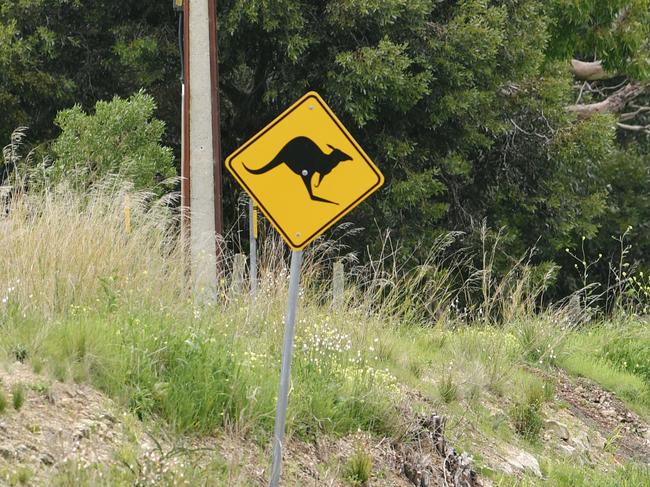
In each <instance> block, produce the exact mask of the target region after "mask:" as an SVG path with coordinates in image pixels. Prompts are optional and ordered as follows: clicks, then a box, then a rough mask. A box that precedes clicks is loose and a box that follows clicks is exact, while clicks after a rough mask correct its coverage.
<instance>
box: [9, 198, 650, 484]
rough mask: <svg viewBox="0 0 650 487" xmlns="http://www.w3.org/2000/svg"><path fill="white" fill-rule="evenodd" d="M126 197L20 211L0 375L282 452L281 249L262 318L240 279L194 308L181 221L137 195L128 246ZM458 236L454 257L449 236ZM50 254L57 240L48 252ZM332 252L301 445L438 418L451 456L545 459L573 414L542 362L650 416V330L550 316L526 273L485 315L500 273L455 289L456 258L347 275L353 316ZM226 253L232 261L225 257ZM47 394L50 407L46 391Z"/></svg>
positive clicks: (89, 475) (299, 362)
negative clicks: (479, 452) (549, 416)
mask: <svg viewBox="0 0 650 487" xmlns="http://www.w3.org/2000/svg"><path fill="white" fill-rule="evenodd" d="M124 196H125V195H124V193H123V192H119V191H118V192H117V194H107V195H103V194H101V192H98V194H97V195H75V194H68V193H65V192H60V193H51V194H50V193H48V194H47V195H32V198H31V200H30V201H29V204H27V203H25V202H23V200H20V201H19V202H17V207H16V208H14V209H12V211H11V212H10V213H9V218H10V221H9V223H10V227H11V228H20V229H21V231H20V232H10V233H9V234H8V235H7V236H6V237H4V240H3V245H4V247H3V248H4V251H3V253H2V254H0V282H2V283H9V285H8V286H7V287H6V288H4V289H0V294H1V295H2V296H0V297H2V298H3V301H2V302H3V304H2V305H0V306H1V308H0V362H6V363H9V362H15V361H16V360H18V361H21V362H25V363H28V364H30V365H31V367H32V369H33V370H34V371H35V372H37V373H42V374H43V375H44V376H45V377H46V379H45V382H43V384H45V383H47V381H50V380H52V378H54V379H56V380H60V381H68V382H78V383H89V384H92V385H93V386H94V387H96V388H98V389H100V390H101V391H104V392H105V393H106V394H107V395H109V396H110V397H112V398H114V399H115V400H116V401H117V402H118V405H120V406H122V407H123V408H124V409H126V410H128V411H129V412H130V413H131V414H130V415H129V417H134V418H138V419H139V420H142V421H144V423H145V424H152V423H153V424H157V425H158V424H160V425H162V427H163V428H164V429H165V430H166V431H170V430H171V431H173V432H174V433H176V434H177V435H182V436H199V437H200V436H213V435H219V434H220V433H222V432H224V431H228V432H229V433H234V434H236V435H239V437H240V438H244V439H245V441H249V442H250V441H252V442H256V443H257V445H256V447H257V448H262V445H264V446H267V445H268V440H269V437H270V435H271V432H272V430H273V422H274V414H275V407H276V395H277V388H278V379H279V370H280V350H281V343H282V334H283V328H284V325H283V314H284V312H285V303H286V281H287V279H286V278H287V275H286V262H285V260H286V259H285V257H286V255H285V253H284V251H283V247H282V246H279V245H276V243H275V242H272V241H271V239H268V242H267V243H266V247H263V248H262V249H261V255H260V257H261V262H260V269H262V270H263V272H262V275H261V278H260V294H259V296H258V298H257V301H256V302H255V303H254V304H252V303H249V302H248V301H247V300H246V299H242V298H241V296H240V297H238V298H236V299H231V298H232V296H230V295H229V294H228V288H229V281H228V279H229V276H228V274H227V272H226V273H224V274H223V275H221V276H220V280H219V288H218V289H217V292H218V295H219V299H218V304H215V305H211V306H206V307H200V306H194V303H192V301H191V299H190V298H189V296H190V293H189V290H188V288H187V281H188V280H187V274H186V272H187V268H186V266H185V262H184V259H183V258H182V255H183V254H182V250H183V249H182V248H181V246H180V245H178V240H177V235H176V234H175V233H174V229H175V228H177V226H176V225H175V223H174V221H173V219H172V216H171V215H170V214H169V212H168V211H167V207H164V208H163V206H164V205H163V206H160V207H158V206H156V205H148V204H147V203H146V201H147V198H148V197H147V196H138V195H131V200H132V201H133V203H134V204H133V208H132V211H133V229H132V231H131V233H128V234H127V233H126V232H125V231H124V222H123V204H122V202H123V200H124ZM25 201H26V200H25ZM70 235H74V236H75V238H74V239H71V238H69V236H70ZM447 240H448V243H447V244H445V245H451V242H453V238H447ZM49 242H57V243H58V245H46V244H44V243H49ZM318 245H321V244H315V246H314V247H311V248H310V249H309V250H308V251H307V252H306V257H305V258H306V261H305V262H306V264H305V266H304V272H303V281H302V284H303V293H302V294H301V300H300V306H299V311H298V323H297V326H296V330H297V333H296V340H295V349H294V358H293V365H292V384H291V385H292V388H291V395H290V400H289V411H288V416H287V431H288V437H289V438H291V437H293V438H294V439H295V438H298V439H301V440H304V441H307V442H311V441H314V440H315V439H317V438H321V437H323V436H330V437H333V438H338V437H342V436H345V435H348V434H351V433H354V432H356V431H358V430H362V431H365V432H367V433H369V434H370V435H375V436H376V437H378V438H382V437H389V438H390V439H391V440H397V441H400V440H401V439H402V438H404V437H405V436H406V432H407V431H409V427H410V426H412V424H413V422H415V421H417V420H418V415H419V414H420V413H422V414H429V415H430V414H431V412H432V411H435V412H436V413H439V414H446V415H448V416H449V418H450V421H449V422H448V428H447V433H448V436H449V438H450V442H451V443H454V444H459V443H460V442H462V441H463V438H464V437H468V438H467V442H466V443H464V444H466V445H468V448H473V441H472V440H473V439H474V438H472V437H471V435H472V434H474V433H477V434H478V435H479V436H480V435H483V437H485V438H488V439H489V440H490V441H491V442H493V443H495V444H498V443H499V442H503V443H512V444H515V445H519V446H522V447H523V448H526V449H530V450H531V451H533V452H534V453H535V454H538V455H546V453H545V452H544V448H543V445H540V442H538V441H535V440H536V439H538V438H539V437H540V433H541V429H542V426H541V425H542V421H543V414H544V411H545V409H547V408H556V407H558V405H557V404H554V403H553V402H552V399H553V388H552V387H550V385H549V384H547V383H545V382H544V381H541V380H540V379H537V378H535V377H534V374H533V373H532V372H531V368H532V367H544V368H545V370H546V371H547V373H552V370H553V369H552V367H553V366H561V367H564V368H565V369H566V370H568V371H569V372H570V373H572V374H574V375H581V376H584V377H587V378H589V379H591V380H594V381H595V382H598V383H600V384H601V385H602V386H603V387H605V388H607V389H610V390H611V391H613V392H615V393H616V394H617V395H619V396H620V397H622V398H623V399H624V400H626V401H627V402H628V403H629V404H630V405H631V406H632V407H634V408H635V410H637V411H640V412H644V413H645V412H647V411H648V408H650V393H649V387H650V385H649V383H648V370H650V359H649V358H648V356H649V355H650V354H648V353H647V352H648V350H650V333H649V332H648V330H647V326H646V327H644V326H643V325H641V324H637V323H632V322H626V323H615V324H609V325H603V326H599V327H593V326H592V327H590V325H585V326H584V327H583V328H581V329H577V330H576V329H574V326H575V323H576V321H575V320H573V321H572V315H571V312H570V310H568V308H567V309H552V310H549V311H547V312H541V313H536V312H535V311H534V310H536V309H537V303H538V300H537V298H538V297H539V294H535V293H533V294H532V295H530V296H529V295H527V294H526V292H525V289H528V288H529V286H528V285H529V284H530V282H529V281H526V279H530V273H531V269H530V268H528V267H527V266H526V265H524V266H523V267H520V268H517V269H513V272H510V273H509V274H508V276H507V277H504V278H503V279H499V278H497V276H494V275H492V277H491V278H490V279H481V281H482V283H483V284H482V286H483V287H484V288H483V289H482V293H478V294H483V296H484V297H483V298H482V299H483V300H484V301H480V298H479V301H476V299H477V298H476V297H473V296H476V295H477V292H476V289H474V288H472V286H473V284H472V282H474V280H475V279H476V278H477V277H486V276H487V277H489V276H490V270H489V269H483V270H480V271H476V270H475V269H472V270H471V271H470V273H471V274H472V275H473V276H474V277H473V278H470V279H468V280H467V282H466V284H464V285H461V287H460V288H458V289H452V288H451V287H450V286H451V285H450V282H452V279H451V277H452V275H453V274H454V272H455V270H454V269H453V266H457V265H460V263H459V262H457V263H450V261H448V260H445V259H447V257H444V258H443V260H442V261H443V262H445V263H449V265H450V266H451V268H446V267H444V266H442V265H441V264H440V261H438V260H436V259H437V258H438V257H436V255H435V254H432V257H431V258H430V259H429V260H430V261H429V262H428V264H427V265H426V266H421V267H416V268H414V269H411V270H408V269H401V270H396V269H397V267H398V266H397V264H395V265H393V264H394V263H393V264H391V261H390V257H389V258H388V260H386V261H384V260H380V261H378V262H374V263H373V264H374V265H376V266H375V267H372V266H371V268H365V269H364V268H356V269H354V273H355V274H354V275H355V276H361V277H359V278H358V279H359V281H358V282H359V283H361V284H360V285H359V286H355V283H354V281H353V279H351V280H350V281H349V286H348V287H349V289H347V290H346V293H347V294H346V300H349V303H348V305H347V306H341V307H340V309H336V310H332V309H331V308H330V306H329V303H328V302H326V301H324V300H323V297H322V296H324V295H327V293H326V292H322V290H323V289H324V288H327V287H328V280H327V279H328V277H327V276H328V275H329V274H328V272H329V267H328V266H329V262H330V261H329V260H328V259H331V258H334V257H336V258H338V257H340V255H339V254H340V252H341V250H342V249H341V248H340V247H337V245H336V244H335V243H325V244H322V246H320V247H318ZM445 245H442V244H441V248H442V249H443V250H444V248H447V247H445ZM438 250H440V249H438ZM226 257H227V259H230V258H231V257H232V256H231V255H230V254H229V253H228V252H226ZM393 257H394V256H393ZM382 258H383V257H382ZM227 267H228V261H227V262H226V266H224V268H225V269H227ZM391 267H392V269H391ZM456 270H457V269H456ZM466 270H467V269H466ZM477 272H478V273H477ZM518 276H519V277H518ZM522 276H523V277H522ZM525 276H528V278H526V277H525ZM323 277H324V279H323ZM492 283H494V284H492ZM486 286H487V287H490V286H492V287H495V286H496V288H494V289H491V290H490V289H487V288H485V287H486ZM535 288H537V287H536V286H535ZM319 290H320V291H321V292H319ZM327 290H328V289H326V291H327ZM538 292H539V291H538ZM456 294H459V295H461V296H464V297H465V299H467V300H468V303H467V305H468V308H467V309H468V310H469V311H468V313H470V314H467V315H465V314H464V312H463V313H461V314H458V312H459V310H456V311H454V310H453V308H454V306H455V304H454V303H453V302H452V299H453V297H454V296H456ZM490 296H491V297H490ZM452 304H454V306H452ZM479 310H480V311H481V313H480V314H479V313H478V311H479ZM471 313H474V320H473V319H472V318H471V316H472V315H471ZM549 366H550V367H551V368H548V367H549ZM34 387H35V389H34V390H36V391H37V392H38V393H40V394H43V395H47V394H48V391H47V390H46V388H45V387H39V386H34ZM24 399H25V397H24V392H23V393H22V395H21V394H13V401H14V406H15V407H16V404H18V403H19V404H20V405H19V406H17V407H16V409H19V408H20V407H21V406H22V403H23V402H24ZM4 407H5V408H6V405H5V406H4ZM1 409H2V396H0V410H1ZM134 421H136V420H134ZM522 437H523V438H522ZM531 441H532V443H531ZM122 453H124V455H123V456H122V457H120V458H121V459H122V460H123V462H122V463H123V464H128V465H129V468H126V467H125V465H122V467H125V468H117V467H115V466H113V467H106V468H104V467H100V466H96V467H93V468H89V469H79V468H78V466H76V465H72V464H71V465H67V466H66V468H64V469H62V470H61V472H60V473H61V475H60V478H59V479H58V480H57V481H58V482H59V483H55V484H54V485H61V486H62V485H133V484H134V483H137V482H140V483H142V482H145V480H146V479H143V478H141V477H142V475H143V473H142V472H141V471H139V470H138V468H140V467H138V466H137V465H136V464H135V463H134V462H133V461H132V460H133V455H132V454H129V452H122ZM264 461H266V459H265V460H264ZM129 462H131V463H129ZM369 462H370V465H372V462H371V461H370V460H369V458H368V457H365V456H361V455H360V454H358V452H357V453H356V454H355V455H354V456H352V457H351V458H350V459H349V462H348V464H349V466H348V469H347V472H348V473H347V474H346V476H347V477H348V480H349V481H350V482H352V483H354V482H357V483H363V482H366V481H367V479H368V477H369V476H370V472H371V470H372V468H371V467H368V464H369ZM547 463H548V467H547V471H548V476H549V481H548V482H549V483H548V484H547V485H555V484H552V482H553V481H555V482H556V484H557V485H570V483H571V482H573V481H575V484H576V485H581V484H580V482H583V484H585V485H586V484H590V487H591V486H592V485H595V486H598V485H604V486H605V485H610V484H607V483H606V482H609V481H611V482H614V480H615V479H619V478H624V475H629V477H630V478H632V479H634V478H638V479H643V478H644V476H647V472H645V471H641V470H635V469H634V467H626V468H625V469H623V470H621V471H620V472H619V473H616V472H612V473H610V474H603V475H602V476H600V477H599V476H598V475H599V474H597V473H596V472H595V469H593V468H591V467H589V466H585V467H580V468H578V467H574V466H565V465H563V464H561V463H560V464H558V463H557V462H556V461H555V460H553V459H552V458H551V459H550V460H549V461H548V462H547ZM136 467H137V468H136ZM212 467H214V468H212ZM212 467H211V468H212V470H209V473H207V472H208V471H206V473H205V475H204V476H202V477H201V476H199V477H192V475H195V472H194V470H196V469H192V468H190V467H188V470H187V472H186V475H187V478H192V479H194V480H195V481H196V482H197V483H199V484H200V483H205V482H208V483H212V484H215V485H218V484H219V483H220V482H222V481H223V478H224V475H225V474H226V473H225V472H226V470H229V471H228V472H227V473H228V474H229V475H230V474H231V473H232V467H231V466H229V467H228V468H225V467H223V465H219V464H218V462H217V464H215V465H213V466H212ZM152 468H153V466H152ZM154 470H155V469H154ZM379 471H381V466H378V468H377V472H379ZM377 472H375V475H378V474H377ZM197 475H199V474H197ZM617 475H618V477H617ZM565 478H566V479H568V480H563V479H565ZM102 479H110V481H109V480H102ZM207 479H209V480H207ZM229 479H230V477H229ZM613 479H614V480H613ZM167 480H168V479H163V480H161V482H162V485H164V484H165V482H167ZM66 482H67V483H66ZM102 482H104V484H102ZM503 482H510V483H509V484H508V483H504V484H499V485H515V484H514V483H512V482H515V481H514V480H513V479H509V480H503ZM522 482H523V483H522V484H521V485H526V482H528V480H522ZM530 482H531V483H530V484H529V485H538V484H539V482H538V481H537V480H535V479H531V480H530ZM562 482H564V484H562ZM598 482H601V483H600V484H599V483H598ZM603 482H604V483H603ZM237 485H239V484H237ZM241 485H245V481H244V480H242V483H241ZM621 485H625V484H621ZM630 485H634V484H630ZM641 485H642V484H641Z"/></svg>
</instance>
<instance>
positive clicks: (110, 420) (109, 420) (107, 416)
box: [99, 413, 117, 424]
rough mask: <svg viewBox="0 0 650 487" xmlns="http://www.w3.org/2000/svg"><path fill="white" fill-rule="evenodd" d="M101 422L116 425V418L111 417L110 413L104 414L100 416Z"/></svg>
mask: <svg viewBox="0 0 650 487" xmlns="http://www.w3.org/2000/svg"><path fill="white" fill-rule="evenodd" d="M99 419H101V420H102V421H106V422H107V423H111V424H115V423H117V418H116V417H115V416H113V415H112V414H111V413H104V414H102V415H101V416H100V418H99Z"/></svg>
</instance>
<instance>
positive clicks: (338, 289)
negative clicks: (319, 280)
mask: <svg viewBox="0 0 650 487" xmlns="http://www.w3.org/2000/svg"><path fill="white" fill-rule="evenodd" d="M344 272H345V271H344V267H343V262H341V261H340V260H338V261H336V262H335V263H334V271H333V273H332V306H334V307H336V306H340V305H341V304H343V292H344V290H345V274H344Z"/></svg>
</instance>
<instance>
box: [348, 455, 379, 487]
mask: <svg viewBox="0 0 650 487" xmlns="http://www.w3.org/2000/svg"><path fill="white" fill-rule="evenodd" d="M372 467H373V461H372V457H371V456H370V455H369V454H368V453H366V452H365V451H364V450H363V448H362V447H361V446H357V448H356V449H355V452H354V453H353V454H352V456H351V457H350V458H349V459H348V460H347V462H345V465H344V466H343V478H345V479H346V480H347V481H348V482H349V483H350V485H353V486H363V485H367V484H368V481H369V480H370V476H371V475H372Z"/></svg>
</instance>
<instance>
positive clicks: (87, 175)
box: [51, 91, 175, 189]
mask: <svg viewBox="0 0 650 487" xmlns="http://www.w3.org/2000/svg"><path fill="white" fill-rule="evenodd" d="M155 109H156V104H155V102H154V100H153V98H152V97H151V96H149V95H147V94H145V93H144V92H142V91H140V92H138V93H136V94H134V95H133V96H131V97H130V98H129V99H127V100H124V99H122V98H119V97H115V98H113V100H112V101H110V102H105V101H100V102H97V104H96V105H95V113H94V114H92V115H89V114H86V113H84V111H83V110H82V109H81V107H80V106H79V105H75V106H74V107H73V108H70V109H68V110H63V111H61V112H59V114H58V115H57V117H56V124H57V125H58V126H59V127H60V128H61V130H62V133H61V135H59V137H58V138H57V139H56V141H55V142H54V146H53V149H54V154H55V156H56V162H55V163H54V165H53V167H52V168H51V172H52V175H53V177H54V179H55V180H63V179H66V180H72V181H71V182H73V183H74V185H75V186H78V187H80V188H81V189H83V188H85V187H87V186H88V185H90V184H92V183H94V182H97V181H99V180H101V179H103V178H104V177H105V176H107V175H109V174H116V175H119V176H120V177H121V178H123V179H125V180H127V181H131V182H132V183H133V184H134V186H135V188H136V189H152V188H154V187H155V186H156V185H157V184H158V183H159V182H160V181H162V180H164V179H167V178H169V177H172V176H174V175H175V170H174V165H173V163H174V155H173V153H172V150H171V149H170V148H168V147H163V146H162V145H160V140H161V138H162V136H163V133H164V131H165V125H164V123H163V122H162V121H160V120H157V119H155V118H153V113H154V110H155Z"/></svg>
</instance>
